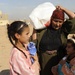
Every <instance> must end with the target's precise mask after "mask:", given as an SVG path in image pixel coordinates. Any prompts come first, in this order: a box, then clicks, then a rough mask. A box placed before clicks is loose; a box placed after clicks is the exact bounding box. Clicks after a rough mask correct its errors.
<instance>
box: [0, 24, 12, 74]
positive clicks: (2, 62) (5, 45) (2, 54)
mask: <svg viewBox="0 0 75 75" xmlns="http://www.w3.org/2000/svg"><path fill="white" fill-rule="evenodd" d="M6 28H7V27H6V26H5V25H3V26H0V75H8V73H9V72H8V71H9V57H10V49H11V46H12V45H11V44H10V42H9V40H8V36H7V29H6Z"/></svg>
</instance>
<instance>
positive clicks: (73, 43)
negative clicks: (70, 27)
mask: <svg viewBox="0 0 75 75" xmlns="http://www.w3.org/2000/svg"><path fill="white" fill-rule="evenodd" d="M66 51H67V55H66V56H65V57H63V59H62V60H61V61H60V62H59V64H58V65H56V66H54V67H52V73H53V75H75V34H69V35H68V40H67V46H66Z"/></svg>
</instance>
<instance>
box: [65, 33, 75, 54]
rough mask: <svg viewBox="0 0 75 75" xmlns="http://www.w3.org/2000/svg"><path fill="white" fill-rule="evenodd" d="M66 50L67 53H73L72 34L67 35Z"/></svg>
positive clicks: (73, 39) (73, 38) (73, 42)
mask: <svg viewBox="0 0 75 75" xmlns="http://www.w3.org/2000/svg"><path fill="white" fill-rule="evenodd" d="M66 50H67V54H68V55H70V54H73V53H75V36H74V35H73V34H69V35H68V40H67V46H66Z"/></svg>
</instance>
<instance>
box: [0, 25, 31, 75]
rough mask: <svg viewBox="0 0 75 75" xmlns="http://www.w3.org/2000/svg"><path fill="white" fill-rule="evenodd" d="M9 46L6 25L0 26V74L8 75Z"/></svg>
mask: <svg viewBox="0 0 75 75" xmlns="http://www.w3.org/2000/svg"><path fill="white" fill-rule="evenodd" d="M30 28H32V27H30ZM30 34H31V33H30ZM11 47H12V45H11V43H10V42H9V40H8V36H7V27H6V25H3V26H0V75H9V58H10V50H11Z"/></svg>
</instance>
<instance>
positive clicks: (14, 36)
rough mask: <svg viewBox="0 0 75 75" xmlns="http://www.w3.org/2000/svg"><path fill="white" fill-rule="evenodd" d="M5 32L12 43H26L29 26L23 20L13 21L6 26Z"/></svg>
mask: <svg viewBox="0 0 75 75" xmlns="http://www.w3.org/2000/svg"><path fill="white" fill-rule="evenodd" d="M7 32H8V37H9V40H10V42H11V43H12V44H13V45H14V43H13V40H14V41H15V43H17V42H20V43H22V44H23V43H28V41H29V27H28V25H27V24H26V23H25V22H22V21H14V22H13V23H11V24H10V25H8V26H7Z"/></svg>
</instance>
